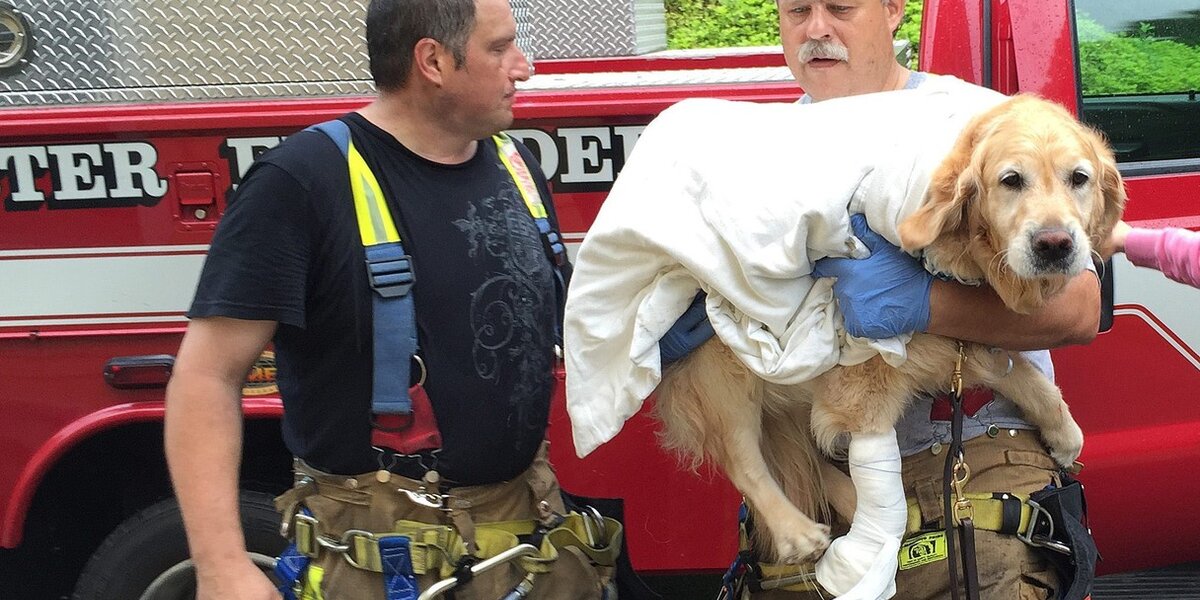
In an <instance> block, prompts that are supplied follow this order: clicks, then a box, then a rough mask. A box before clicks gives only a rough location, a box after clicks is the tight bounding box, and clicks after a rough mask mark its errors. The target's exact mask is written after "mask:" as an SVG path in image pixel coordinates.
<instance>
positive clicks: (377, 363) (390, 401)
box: [309, 119, 417, 415]
mask: <svg viewBox="0 0 1200 600" xmlns="http://www.w3.org/2000/svg"><path fill="white" fill-rule="evenodd" d="M309 129H310V130H315V131H320V132H321V133H324V134H325V135H327V136H329V138H330V139H331V140H333V142H334V143H335V144H336V145H337V147H338V149H339V150H341V152H342V156H344V157H345V158H346V163H347V165H348V168H349V171H350V187H351V189H352V190H353V195H354V207H355V215H356V218H357V221H358V226H359V236H360V238H361V239H362V244H363V249H364V252H365V254H366V259H367V277H368V281H369V283H370V285H371V290H372V291H374V293H373V294H372V295H371V309H372V322H373V324H374V326H373V331H372V340H373V349H374V352H373V356H374V361H373V362H374V364H373V365H372V367H373V368H372V372H373V387H372V394H371V412H372V413H374V414H375V415H411V414H412V399H411V398H409V395H408V388H409V378H410V370H411V365H412V359H413V356H414V355H415V354H416V352H417V319H416V310H415V307H414V304H413V297H412V294H411V293H410V292H411V291H412V285H413V281H414V277H413V270H412V260H411V258H410V257H409V256H408V255H407V254H406V253H405V252H404V246H403V245H402V244H401V243H400V235H399V232H398V230H397V229H396V226H395V223H394V221H393V220H392V216H391V210H390V209H389V208H388V206H387V202H386V200H385V199H384V195H383V190H382V188H381V187H380V186H379V182H378V181H377V180H376V179H375V175H374V174H373V173H371V169H370V168H369V167H368V166H367V164H366V161H365V160H363V158H362V155H360V154H359V153H358V150H357V149H356V148H355V147H354V142H353V140H352V139H351V136H350V128H349V126H347V125H346V123H344V122H342V121H340V120H337V119H334V120H332V121H326V122H324V123H320V124H317V125H314V126H312V127H310V128H309Z"/></svg>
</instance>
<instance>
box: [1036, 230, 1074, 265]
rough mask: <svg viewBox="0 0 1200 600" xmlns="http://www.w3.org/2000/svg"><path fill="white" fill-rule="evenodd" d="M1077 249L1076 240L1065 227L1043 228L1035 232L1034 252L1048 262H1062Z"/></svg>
mask: <svg viewBox="0 0 1200 600" xmlns="http://www.w3.org/2000/svg"><path fill="white" fill-rule="evenodd" d="M1074 249H1075V240H1074V239H1072V238H1071V234H1070V233H1068V232H1067V230H1065V229H1041V230H1038V231H1035V232H1034V233H1033V252H1034V254H1036V255H1037V256H1038V258H1040V259H1042V260H1043V261H1045V262H1048V263H1055V262H1060V261H1062V260H1063V259H1065V258H1067V257H1068V256H1070V254H1071V251H1072V250H1074Z"/></svg>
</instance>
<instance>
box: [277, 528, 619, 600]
mask: <svg viewBox="0 0 1200 600" xmlns="http://www.w3.org/2000/svg"><path fill="white" fill-rule="evenodd" d="M597 518H598V519H600V520H599V521H597V520H595V519H597ZM287 529H288V531H289V534H290V535H292V536H294V541H293V543H292V544H291V545H289V546H288V548H287V550H285V551H284V553H283V554H282V555H281V556H280V557H279V559H278V561H277V562H276V565H275V575H276V577H277V579H278V580H279V581H280V582H282V583H281V585H280V592H281V593H282V594H283V596H284V598H285V599H286V600H323V599H322V597H321V595H320V592H319V589H318V588H319V583H320V578H321V577H323V573H320V572H307V573H306V571H308V569H309V566H310V563H311V562H312V560H313V559H315V558H317V557H319V556H320V555H321V554H322V553H323V552H335V553H337V554H340V555H341V556H342V558H344V559H345V560H346V562H347V563H349V564H350V565H351V566H353V567H354V568H356V569H362V570H364V571H370V572H373V573H380V574H382V575H383V579H384V590H385V598H386V599H387V600H410V599H413V598H416V597H417V596H416V595H417V593H418V591H419V590H418V589H417V582H416V576H417V575H434V576H436V577H439V578H442V579H443V580H445V579H448V578H459V579H460V580H464V579H463V578H464V575H466V572H467V570H468V569H469V568H470V567H471V565H472V564H474V563H477V562H480V561H487V560H489V559H493V558H497V557H501V556H503V555H505V554H506V553H509V552H510V551H512V550H513V549H515V548H517V547H519V546H522V545H524V544H530V545H532V548H534V549H536V552H534V551H530V552H526V553H521V554H515V555H512V559H513V560H518V561H519V564H520V565H521V568H522V569H523V570H525V572H527V573H529V574H538V573H546V572H549V571H550V569H551V567H552V565H553V564H554V561H556V560H557V559H558V555H559V551H560V550H562V549H565V548H574V549H576V550H578V551H579V552H580V553H582V554H583V555H584V556H586V557H587V558H588V559H589V560H591V561H592V562H593V563H595V564H597V565H600V566H604V567H614V566H615V565H616V563H617V556H618V555H619V553H620V550H621V540H622V538H623V536H624V527H623V526H622V525H621V522H620V521H617V520H616V519H613V518H610V517H600V516H599V515H595V516H593V515H591V514H585V513H577V512H572V513H569V514H567V515H563V516H561V517H560V519H559V520H557V521H556V522H555V523H554V524H553V525H552V526H550V527H547V526H545V525H543V524H542V523H541V522H539V521H536V520H533V519H522V520H513V521H497V522H492V523H478V524H476V525H475V532H474V533H475V545H476V547H477V550H476V551H474V552H472V551H470V550H469V549H468V547H467V543H466V540H464V539H463V537H462V536H461V535H460V534H459V532H458V531H457V530H455V528H454V527H451V526H449V525H433V524H429V523H421V522H418V521H407V520H399V521H396V522H395V524H394V526H393V528H392V529H393V530H392V531H391V532H388V533H383V534H379V533H371V532H368V531H362V530H355V529H352V530H348V531H346V532H344V533H343V534H342V535H341V536H340V537H334V536H330V535H327V534H325V533H323V532H322V531H321V527H320V523H319V522H318V521H317V519H316V518H314V517H313V516H312V513H311V512H309V511H308V509H306V508H300V509H299V510H298V511H297V512H296V513H295V515H294V516H293V517H292V520H291V522H290V523H289V525H288V527H287ZM464 567H466V568H464ZM306 575H307V576H306ZM431 589H432V588H431Z"/></svg>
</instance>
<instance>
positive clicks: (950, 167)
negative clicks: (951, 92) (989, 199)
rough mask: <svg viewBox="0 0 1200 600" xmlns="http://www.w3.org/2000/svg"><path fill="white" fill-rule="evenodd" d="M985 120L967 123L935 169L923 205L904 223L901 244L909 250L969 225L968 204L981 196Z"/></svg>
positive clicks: (930, 242)
mask: <svg viewBox="0 0 1200 600" xmlns="http://www.w3.org/2000/svg"><path fill="white" fill-rule="evenodd" d="M985 123H986V120H985V119H982V118H977V119H975V120H973V121H972V122H971V123H970V124H968V125H967V129H965V130H964V131H963V132H962V133H961V134H960V135H959V136H958V140H957V141H956V142H955V144H954V149H953V150H951V151H950V154H949V156H947V157H946V159H945V160H943V161H942V164H941V165H939V166H938V168H937V170H935V171H934V172H933V177H932V178H931V179H930V181H929V190H928V191H926V192H925V201H924V202H923V203H922V204H921V207H920V208H918V209H917V210H916V212H914V213H913V214H911V215H909V216H908V218H906V219H904V221H903V222H901V223H900V227H899V230H898V232H899V234H900V245H901V247H902V248H904V250H905V251H907V252H913V251H916V250H920V249H922V248H925V247H927V246H929V245H930V244H932V243H933V241H934V240H936V239H937V238H938V236H940V235H942V234H943V233H945V232H948V231H953V230H955V229H957V228H958V227H960V226H963V225H965V223H966V218H965V215H966V207H967V203H969V202H972V201H977V200H978V197H979V189H980V185H981V181H980V178H981V167H980V165H979V164H978V163H979V159H980V158H981V157H980V156H976V152H975V147H976V146H977V144H978V143H979V139H980V138H981V137H982V135H983V130H984V127H985Z"/></svg>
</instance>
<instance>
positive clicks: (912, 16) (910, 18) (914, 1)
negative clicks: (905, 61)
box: [896, 0, 925, 69]
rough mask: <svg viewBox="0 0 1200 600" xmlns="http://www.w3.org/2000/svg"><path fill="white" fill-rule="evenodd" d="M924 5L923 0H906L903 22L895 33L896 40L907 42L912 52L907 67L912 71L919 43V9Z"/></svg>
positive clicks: (915, 63) (915, 64) (915, 66)
mask: <svg viewBox="0 0 1200 600" xmlns="http://www.w3.org/2000/svg"><path fill="white" fill-rule="evenodd" d="M924 5H925V2H924V0H908V2H907V3H906V4H905V5H904V20H903V21H901V22H900V30H899V31H897V32H896V39H898V40H908V44H909V47H910V48H911V52H912V60H911V61H909V65H908V66H909V68H912V69H916V68H917V46H918V45H919V44H918V43H919V42H920V41H921V9H922V7H923V6H924Z"/></svg>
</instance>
